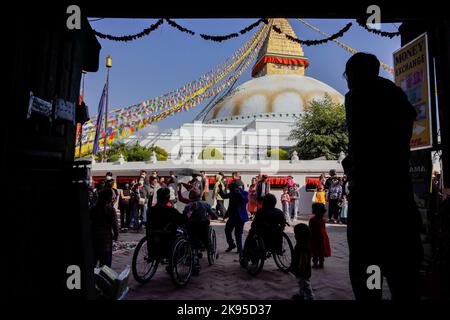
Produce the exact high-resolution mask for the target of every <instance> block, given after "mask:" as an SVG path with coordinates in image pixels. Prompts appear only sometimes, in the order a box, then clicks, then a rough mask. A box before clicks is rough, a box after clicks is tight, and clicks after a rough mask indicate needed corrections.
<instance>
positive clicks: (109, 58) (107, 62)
mask: <svg viewBox="0 0 450 320" xmlns="http://www.w3.org/2000/svg"><path fill="white" fill-rule="evenodd" d="M111 67H112V58H111V55H108V56H107V57H106V68H107V73H106V106H105V134H104V137H103V159H102V162H106V145H107V139H108V137H107V132H108V97H109V69H111Z"/></svg>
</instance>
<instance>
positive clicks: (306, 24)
mask: <svg viewBox="0 0 450 320" xmlns="http://www.w3.org/2000/svg"><path fill="white" fill-rule="evenodd" d="M297 20H298V21H300V22H301V23H303V24H304V25H305V26H307V27H308V28H311V29H312V30H314V31H316V32H318V33H320V34H321V35H323V36H325V37H329V35H328V34H327V33H325V32H323V31H321V30H320V29H318V28H316V27H314V26H313V25H311V24H309V23H308V22H306V21H305V20H303V19H300V18H297ZM333 42H335V43H336V44H337V45H338V46H340V47H341V48H343V49H345V50H347V51H348V52H350V53H351V54H355V53H357V52H358V51H357V50H355V49H353V48H351V47H350V46H348V45H346V44H345V43H343V42H341V41H339V40H336V39H333ZM380 65H381V68H383V69H384V70H385V71H387V72H389V73H390V74H394V68H392V67H391V66H389V65H388V64H386V63H384V62H382V61H380Z"/></svg>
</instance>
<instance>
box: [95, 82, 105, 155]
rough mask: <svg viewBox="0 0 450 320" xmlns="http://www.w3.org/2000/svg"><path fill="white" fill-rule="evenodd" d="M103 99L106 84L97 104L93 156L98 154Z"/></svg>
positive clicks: (103, 106) (103, 107) (103, 105)
mask: <svg viewBox="0 0 450 320" xmlns="http://www.w3.org/2000/svg"><path fill="white" fill-rule="evenodd" d="M105 97H106V83H105V86H104V87H103V92H102V96H101V97H100V103H99V104H98V116H97V124H96V126H95V129H96V130H95V138H94V150H93V154H97V152H98V148H99V146H98V140H99V139H100V135H101V131H102V124H103V112H104V110H105Z"/></svg>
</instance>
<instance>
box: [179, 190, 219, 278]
mask: <svg viewBox="0 0 450 320" xmlns="http://www.w3.org/2000/svg"><path fill="white" fill-rule="evenodd" d="M201 195H202V193H201V191H200V190H199V189H198V188H196V187H194V188H192V189H191V190H190V191H189V203H188V204H187V205H186V207H185V208H184V211H183V215H184V216H185V217H186V219H187V224H186V226H187V233H188V236H189V239H190V241H191V243H192V247H193V249H194V251H195V252H194V272H193V274H194V275H198V274H199V272H200V262H199V257H200V256H201V253H200V251H201V250H202V249H204V248H207V246H208V232H209V221H210V219H217V215H216V213H215V212H214V211H213V210H212V208H211V206H210V205H209V203H207V202H206V201H203V200H201Z"/></svg>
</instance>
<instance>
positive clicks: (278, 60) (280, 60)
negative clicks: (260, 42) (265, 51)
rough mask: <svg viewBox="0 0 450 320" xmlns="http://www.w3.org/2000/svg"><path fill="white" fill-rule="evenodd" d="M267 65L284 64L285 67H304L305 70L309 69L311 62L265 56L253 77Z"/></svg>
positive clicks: (258, 64)
mask: <svg viewBox="0 0 450 320" xmlns="http://www.w3.org/2000/svg"><path fill="white" fill-rule="evenodd" d="M266 63H276V64H284V65H294V66H304V67H305V68H307V67H309V61H308V60H306V59H302V58H287V57H277V56H264V57H263V58H262V59H261V60H259V62H258V63H257V64H256V65H255V66H254V67H253V70H252V76H254V75H256V74H257V73H258V72H259V70H261V69H262V67H263V66H264V65H265V64H266Z"/></svg>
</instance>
